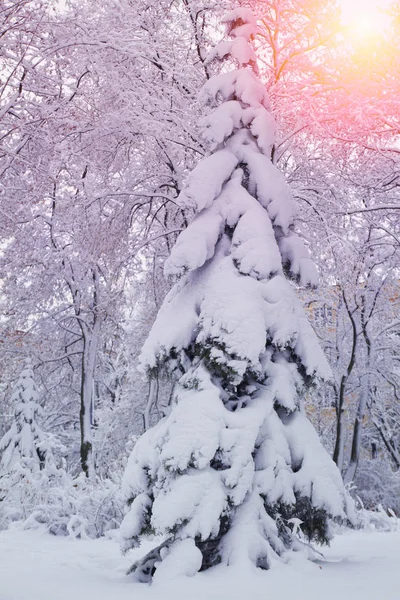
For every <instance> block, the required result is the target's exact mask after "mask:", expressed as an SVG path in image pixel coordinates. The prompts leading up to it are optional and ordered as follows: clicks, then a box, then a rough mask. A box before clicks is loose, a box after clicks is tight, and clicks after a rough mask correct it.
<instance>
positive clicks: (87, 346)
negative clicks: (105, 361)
mask: <svg viewBox="0 0 400 600" xmlns="http://www.w3.org/2000/svg"><path fill="white" fill-rule="evenodd" d="M98 328H99V325H98V320H96V321H95V324H94V327H93V331H92V332H90V333H89V332H87V331H86V332H85V334H84V345H83V355H82V379H81V394H80V396H81V409H80V427H81V449H80V454H81V466H82V470H83V472H84V473H85V475H86V477H88V478H92V477H94V474H95V467H94V454H93V436H92V426H93V390H94V374H95V369H96V356H97V344H98Z"/></svg>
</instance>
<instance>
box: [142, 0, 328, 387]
mask: <svg viewBox="0 0 400 600" xmlns="http://www.w3.org/2000/svg"><path fill="white" fill-rule="evenodd" d="M224 22H225V23H226V24H227V27H228V31H229V32H230V34H231V37H232V39H231V40H229V41H223V42H221V43H219V44H218V45H217V46H216V48H215V49H214V50H213V51H212V52H211V54H210V57H209V59H208V60H212V59H217V60H225V59H227V60H229V61H230V63H234V65H235V66H236V67H237V68H235V69H234V70H231V71H227V72H223V73H221V74H218V75H215V76H214V77H212V78H211V79H210V80H209V81H207V83H206V84H205V85H204V87H203V89H202V90H201V93H200V99H201V101H202V102H203V103H204V104H205V105H207V106H210V107H211V111H210V112H209V114H208V115H207V116H206V117H204V119H203V120H202V122H201V127H202V133H203V136H204V138H205V139H206V140H207V141H208V143H209V145H210V154H209V155H208V156H207V157H206V158H204V159H203V160H201V161H200V162H199V164H198V165H197V167H196V168H195V169H194V170H193V171H192V172H191V173H190V175H189V176H188V178H187V181H186V185H185V187H184V189H183V191H182V193H181V194H180V196H179V198H178V202H179V203H180V204H181V205H182V206H185V207H192V208H194V209H195V211H196V213H197V216H196V217H195V218H194V220H193V221H192V222H191V224H190V225H189V226H188V227H187V229H186V230H185V231H183V232H182V233H181V234H180V235H179V237H178V239H177V242H176V244H175V246H174V248H173V249H172V252H171V255H170V257H169V258H168V260H167V261H166V264H165V273H166V274H167V275H173V276H182V275H183V277H182V279H181V280H180V281H179V283H178V284H177V285H176V286H175V287H174V288H173V290H172V291H171V293H170V294H169V296H167V299H166V301H165V303H164V305H163V307H162V309H161V311H160V313H159V316H158V318H157V321H156V323H155V326H154V327H153V330H152V332H151V334H150V337H149V338H148V340H147V342H146V344H145V346H144V349H143V353H142V365H143V367H144V368H145V369H146V368H153V367H154V366H156V365H157V364H159V363H160V362H162V361H163V360H164V359H165V358H166V357H170V358H171V352H172V353H173V354H174V355H175V354H177V355H179V353H180V352H181V350H182V349H183V348H185V347H187V346H188V345H190V344H191V343H194V344H196V343H203V342H204V341H205V340H207V339H210V338H214V339H215V338H216V337H218V339H219V341H220V342H221V344H222V345H223V346H224V347H225V348H227V349H228V351H229V354H231V356H235V357H236V358H237V359H238V362H237V364H236V365H235V368H237V367H238V366H239V363H240V360H241V359H244V362H243V363H242V368H243V369H246V368H247V367H250V368H251V369H253V370H255V371H256V372H260V371H262V366H261V364H260V360H261V357H262V355H263V353H264V352H265V344H266V338H270V339H271V341H272V343H273V344H274V345H275V346H277V347H284V346H287V345H293V347H294V348H295V352H296V353H297V355H298V357H299V358H300V360H301V361H302V363H303V364H304V366H305V368H306V372H307V374H308V375H314V374H316V375H319V376H321V377H329V375H330V370H329V367H328V365H327V363H326V361H325V358H324V356H323V353H322V352H321V350H320V349H319V346H318V343H317V340H316V338H315V335H314V333H313V331H312V329H311V327H310V325H309V324H308V321H307V319H306V317H305V315H304V314H303V311H302V308H301V306H300V304H299V303H298V302H297V301H296V299H295V297H294V293H293V290H292V288H291V286H290V284H289V283H288V282H287V280H286V278H285V277H284V275H289V277H290V278H291V279H293V280H296V281H298V282H299V283H300V284H301V285H304V286H307V285H311V286H314V285H316V284H317V281H318V274H317V271H316V268H315V266H314V264H313V262H312V261H311V260H310V257H309V253H308V250H307V248H306V247H305V245H304V242H303V240H302V239H301V238H300V237H299V236H298V235H297V234H296V233H295V231H294V223H295V216H296V204H295V202H294V199H293V196H292V193H291V190H290V188H289V186H288V184H287V182H286V180H285V177H284V175H283V174H282V173H281V172H280V171H279V170H278V169H277V167H276V166H275V165H274V164H273V163H272V160H271V152H272V148H273V146H274V144H275V140H276V124H275V121H274V118H273V116H272V115H271V113H270V111H269V108H270V106H269V100H268V95H267V92H266V89H265V87H264V85H263V84H262V83H261V82H260V80H259V79H258V78H257V76H256V74H255V55H254V51H253V48H252V46H251V42H250V40H251V38H252V36H253V35H254V34H255V33H256V24H255V20H254V17H253V16H251V14H250V13H249V12H248V10H247V9H242V8H239V9H236V10H234V11H231V12H230V13H228V15H226V16H225V18H224ZM216 254H218V256H219V258H218V259H217V260H213V261H212V260H211V259H212V258H213V257H214V256H215V255H216ZM227 255H229V256H230V259H229V260H224V257H225V256H227ZM239 274H241V275H249V276H250V277H249V278H246V279H245V280H242V281H241V284H240V286H239V285H238V275H239ZM222 297H224V298H225V301H224V302H222V301H221V298H222ZM217 298H218V299H217ZM178 307H179V308H178ZM180 359H182V357H181V358H180Z"/></svg>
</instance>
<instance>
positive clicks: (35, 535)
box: [0, 523, 400, 600]
mask: <svg viewBox="0 0 400 600" xmlns="http://www.w3.org/2000/svg"><path fill="white" fill-rule="evenodd" d="M325 558H326V562H321V563H319V564H315V563H308V562H304V561H303V560H302V559H299V560H296V561H295V562H294V563H293V564H291V565H290V566H282V567H278V568H275V569H274V570H272V571H269V572H253V571H252V572H248V573H240V572H237V571H233V570H232V571H233V572H231V570H229V569H220V570H218V569H216V570H214V572H208V573H207V574H200V575H197V576H196V577H194V578H190V579H184V580H182V579H180V580H175V581H172V582H170V583H168V584H167V585H163V586H162V587H161V586H156V585H153V586H152V587H149V586H147V585H143V584H135V583H132V582H131V581H130V580H129V578H128V577H126V576H125V570H126V568H127V567H128V565H129V564H130V562H131V558H129V557H121V555H120V553H119V548H118V545H117V543H116V542H115V541H113V540H106V539H101V540H74V539H71V538H61V537H53V536H51V535H48V534H46V533H42V532H38V531H19V530H12V531H4V532H1V533H0V600H92V599H93V600H94V599H95V600H127V599H128V598H129V599H130V600H170V599H171V600H172V599H173V600H225V599H226V600H239V599H240V600H248V599H249V600H293V598H295V599H296V600H377V599H379V600H380V599H382V600H399V598H400V591H399V588H400V577H399V565H400V523H399V527H398V531H397V532H393V533H378V532H365V531H364V532H350V533H346V534H342V535H339V536H337V537H336V538H335V540H334V542H333V544H332V546H331V548H329V549H328V550H326V551H325Z"/></svg>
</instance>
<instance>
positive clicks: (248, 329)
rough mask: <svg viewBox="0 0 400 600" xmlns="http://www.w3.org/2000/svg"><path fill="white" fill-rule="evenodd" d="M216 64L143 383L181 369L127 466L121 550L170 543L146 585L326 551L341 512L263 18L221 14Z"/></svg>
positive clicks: (325, 373) (148, 569)
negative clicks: (260, 34)
mask: <svg viewBox="0 0 400 600" xmlns="http://www.w3.org/2000/svg"><path fill="white" fill-rule="evenodd" d="M224 22H225V23H226V24H227V27H228V32H229V34H230V38H231V39H230V40H228V41H224V42H222V43H220V44H219V45H217V47H216V48H215V49H214V50H213V52H212V53H211V55H210V57H209V61H211V60H214V59H219V60H221V61H224V64H228V65H229V64H231V63H232V62H233V63H234V64H235V66H236V68H235V69H234V70H230V71H229V70H226V69H225V70H224V72H222V73H221V74H219V75H216V76H214V77H212V78H211V79H210V80H209V81H208V82H207V83H206V84H205V86H204V88H203V90H202V92H201V99H202V100H204V103H205V104H208V105H210V106H211V108H212V110H211V112H209V114H208V115H207V116H206V117H205V118H204V120H203V123H202V125H203V131H204V136H205V138H206V140H207V141H208V142H209V143H210V147H211V152H210V155H209V156H207V157H206V158H204V159H203V160H202V161H201V162H200V163H199V164H198V166H197V167H196V168H195V169H194V170H193V171H192V173H191V174H190V176H189V177H188V180H187V183H186V187H185V188H184V190H183V192H182V193H181V195H180V202H181V204H182V205H183V206H190V207H193V208H194V209H195V211H196V213H197V216H196V217H195V218H194V220H193V221H192V223H191V224H190V225H189V226H188V227H187V229H186V230H185V231H184V232H182V233H181V234H180V236H179V237H178V240H177V242H176V244H175V246H174V248H173V249H172V252H171V255H170V257H169V259H168V260H167V262H166V266H165V271H166V273H167V274H168V275H173V276H180V279H179V281H178V282H177V283H176V285H175V286H174V287H173V289H172V290H171V292H170V293H169V294H168V296H167V297H166V299H165V301H164V303H163V306H162V308H161V310H160V312H159V314H158V317H157V319H156V322H155V324H154V326H153V329H152V331H151V333H150V335H149V338H148V339H147V341H146V343H145V346H144V349H143V353H142V365H143V367H144V368H145V369H146V370H147V372H148V373H149V374H150V375H152V374H153V375H154V373H155V372H156V371H157V370H158V369H160V368H166V369H168V370H169V371H170V372H174V373H175V375H177V376H178V381H177V384H176V388H175V392H174V397H173V401H172V406H171V411H170V414H169V415H168V416H166V417H165V418H164V419H162V420H161V421H160V422H159V424H158V425H156V426H155V427H153V428H152V429H150V430H149V431H147V432H146V433H145V434H144V435H143V436H142V437H141V438H140V439H139V441H138V442H137V444H136V446H135V448H134V450H133V452H132V454H131V456H130V459H129V463H128V466H127V469H126V472H125V477H124V488H125V493H126V496H127V498H128V503H129V506H130V510H129V512H128V514H127V515H126V517H125V519H124V521H123V524H122V527H121V538H122V545H123V549H124V550H129V549H130V548H132V547H134V546H137V545H138V544H139V543H140V539H141V536H143V535H144V534H146V533H149V532H155V533H157V534H160V535H162V536H164V541H163V542H162V544H161V545H159V546H158V547H157V548H155V549H154V550H153V551H151V552H150V553H149V554H147V555H146V556H145V557H144V558H143V559H142V560H141V561H139V562H137V563H136V564H134V565H133V567H132V571H134V572H135V574H136V577H137V579H138V580H139V581H143V582H148V581H151V580H152V578H153V577H154V578H157V579H160V578H163V577H170V576H173V575H177V574H186V575H191V574H195V573H196V572H197V571H199V570H204V569H207V568H209V567H211V566H213V565H216V564H219V563H222V564H226V565H238V564H243V563H245V562H250V563H253V564H254V565H256V566H257V567H260V568H262V569H268V568H270V566H271V564H272V563H273V561H274V560H277V559H278V557H281V556H282V555H284V554H285V553H286V552H288V551H290V550H297V549H299V547H301V546H302V542H301V541H300V539H299V536H298V535H297V531H298V528H299V525H300V523H301V525H300V530H301V534H300V537H301V538H302V539H303V540H304V539H306V540H315V541H317V542H321V543H326V542H327V541H328V540H329V529H328V519H329V518H334V517H338V518H345V517H346V514H347V506H346V504H347V501H346V495H345V491H344V488H343V484H342V480H341V477H340V473H339V471H338V469H337V468H336V466H335V464H334V463H333V461H332V460H331V458H330V457H329V455H328V454H327V453H326V451H325V450H324V449H323V447H322V445H321V443H320V441H319V439H318V436H317V434H316V432H315V430H314V429H313V427H312V425H311V424H310V422H309V420H308V419H307V417H306V414H305V411H304V406H303V404H304V398H305V394H306V390H307V389H309V388H310V386H311V384H313V382H314V381H315V380H317V379H319V378H320V379H321V378H322V379H324V378H329V377H330V369H329V366H328V364H327V362H326V360H325V358H324V355H323V353H322V351H321V349H320V347H319V345H318V341H317V338H316V336H315V334H314V332H313V330H312V328H311V326H310V325H309V323H308V321H307V318H306V316H305V314H304V312H303V310H302V307H301V304H300V302H299V301H298V299H297V298H296V293H295V282H297V283H299V284H300V285H304V286H308V285H311V286H314V285H315V284H316V283H317V272H316V269H315V267H314V264H313V263H312V261H311V259H310V257H309V254H308V251H307V249H306V247H305V245H304V243H303V241H302V239H301V238H300V237H299V236H298V235H297V234H296V233H295V231H294V222H295V213H296V207H295V203H294V200H293V197H292V194H291V191H290V189H289V187H288V185H287V183H286V181H285V177H284V176H283V175H282V174H281V173H280V172H279V171H278V169H277V168H276V167H275V166H274V165H273V164H272V162H271V153H272V148H273V146H274V143H275V136H276V127H275V123H274V119H273V117H272V115H271V113H270V108H269V101H268V96H267V93H266V90H265V88H264V86H263V85H262V84H261V82H260V81H259V80H258V78H257V75H256V66H255V65H256V58H255V54H254V50H253V47H252V44H251V42H252V40H253V38H254V36H255V34H256V23H255V20H254V17H253V16H252V14H251V13H250V12H249V11H248V10H247V9H244V8H240V9H237V10H234V11H232V12H230V13H229V14H228V15H226V17H225V19H224Z"/></svg>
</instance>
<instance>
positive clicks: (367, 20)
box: [339, 0, 390, 44]
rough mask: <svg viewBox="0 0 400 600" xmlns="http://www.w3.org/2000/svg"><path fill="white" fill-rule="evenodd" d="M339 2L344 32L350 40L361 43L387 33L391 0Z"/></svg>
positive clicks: (350, 0)
mask: <svg viewBox="0 0 400 600" xmlns="http://www.w3.org/2000/svg"><path fill="white" fill-rule="evenodd" d="M339 4H340V5H341V9H342V23H343V33H344V34H345V37H346V38H347V39H349V41H352V42H353V43H356V44H359V43H364V42H368V41H369V40H373V39H374V38H377V37H382V36H384V35H385V30H386V29H387V27H388V25H389V22H390V19H389V16H388V15H387V14H386V13H385V11H387V9H388V7H389V5H390V0H339Z"/></svg>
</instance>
